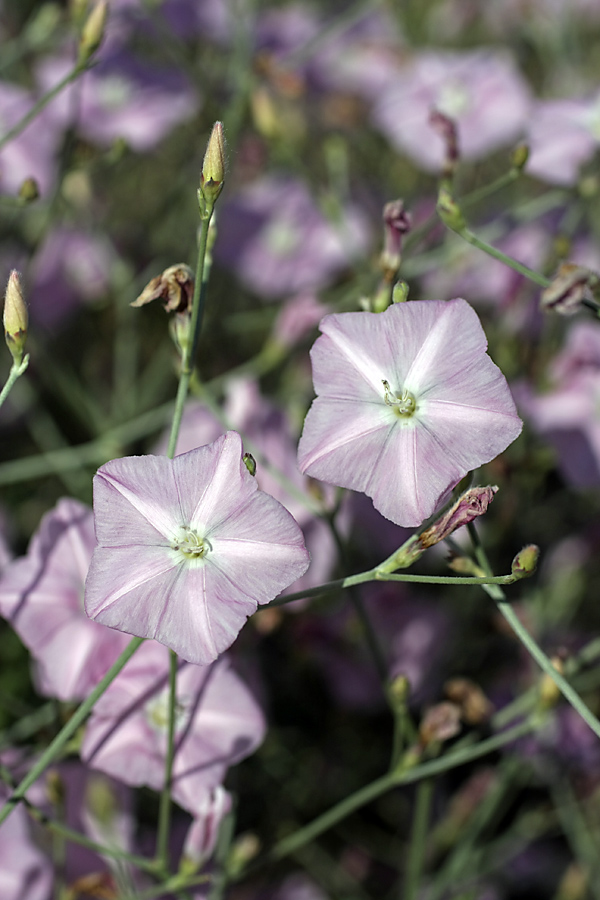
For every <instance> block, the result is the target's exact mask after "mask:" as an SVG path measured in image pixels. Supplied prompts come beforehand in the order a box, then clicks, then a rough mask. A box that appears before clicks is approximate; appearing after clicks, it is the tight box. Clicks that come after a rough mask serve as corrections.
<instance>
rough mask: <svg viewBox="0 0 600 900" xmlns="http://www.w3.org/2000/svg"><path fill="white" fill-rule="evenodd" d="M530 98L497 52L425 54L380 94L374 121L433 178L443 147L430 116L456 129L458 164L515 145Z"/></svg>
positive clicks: (508, 61)
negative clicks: (444, 119) (434, 113)
mask: <svg viewBox="0 0 600 900" xmlns="http://www.w3.org/2000/svg"><path fill="white" fill-rule="evenodd" d="M529 106H530V96H529V90H528V87H527V83H526V82H525V80H524V79H523V78H522V76H521V75H520V73H519V71H518V70H517V68H516V66H515V64H514V63H513V61H512V58H511V57H510V56H508V55H506V54H504V53H500V52H498V51H496V50H488V49H479V50H472V51H469V52H463V53H447V52H446V53H444V52H434V51H427V52H423V53H421V54H419V55H417V56H415V57H414V58H413V59H412V61H411V62H409V63H408V64H407V65H406V66H405V67H404V68H403V69H402V71H401V72H400V73H399V74H398V77H397V79H396V81H395V82H394V84H393V85H391V86H390V87H389V88H387V89H386V90H384V91H383V93H382V95H381V98H380V100H379V102H378V103H377V104H376V106H375V109H374V113H373V116H374V121H375V123H376V125H377V126H378V127H379V128H380V129H381V130H382V132H383V133H384V134H385V135H386V136H387V137H388V138H389V140H390V141H391V142H392V144H393V145H394V146H395V147H397V148H398V149H399V150H402V151H403V152H404V153H406V154H407V155H408V156H409V157H410V158H411V160H412V161H413V162H414V163H415V165H417V166H418V167H419V168H423V169H425V170H427V171H431V172H437V171H439V170H440V168H441V167H442V165H443V163H444V158H445V147H444V143H443V141H442V140H440V139H439V138H438V137H437V136H436V134H435V132H434V130H433V129H432V127H431V125H430V122H429V115H430V112H431V110H437V111H439V112H441V113H444V115H446V116H448V117H449V118H450V119H453V120H454V121H455V122H456V123H457V126H458V146H459V153H460V157H461V158H462V159H466V160H475V159H481V158H482V157H484V156H486V155H487V154H488V153H490V152H492V151H494V150H497V149H498V148H499V147H502V146H505V145H506V144H510V143H511V142H512V141H515V140H516V139H517V138H518V137H519V135H520V134H521V133H522V131H523V130H524V128H525V126H526V125H527V117H528V114H529Z"/></svg>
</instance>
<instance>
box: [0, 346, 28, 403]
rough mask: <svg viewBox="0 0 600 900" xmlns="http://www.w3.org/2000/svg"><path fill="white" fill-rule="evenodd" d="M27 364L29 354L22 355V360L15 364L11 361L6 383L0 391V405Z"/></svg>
mask: <svg viewBox="0 0 600 900" xmlns="http://www.w3.org/2000/svg"><path fill="white" fill-rule="evenodd" d="M28 365H29V354H28V355H27V356H24V357H23V359H22V361H21V362H20V363H19V364H18V365H17V363H13V364H12V366H11V367H10V372H9V373H8V378H7V379H6V384H5V385H4V387H3V388H2V390H1V391H0V406H2V404H3V403H4V401H5V400H6V398H7V397H8V395H9V394H10V392H11V390H12V388H13V385H14V384H15V382H16V380H17V378H20V377H21V375H22V374H23V372H25V370H26V369H27V366H28Z"/></svg>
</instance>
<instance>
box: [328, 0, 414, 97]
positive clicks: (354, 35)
mask: <svg viewBox="0 0 600 900" xmlns="http://www.w3.org/2000/svg"><path fill="white" fill-rule="evenodd" d="M402 45H403V41H402V37H401V35H400V33H399V30H398V23H397V21H396V17H395V16H393V15H392V14H391V12H389V11H388V10H386V9H382V8H381V7H380V8H379V9H376V10H369V11H368V12H367V13H366V14H365V15H363V16H361V17H360V18H359V19H358V20H357V21H353V22H352V24H350V25H349V26H347V27H346V28H344V29H342V30H341V31H340V30H339V29H336V31H335V33H334V35H333V36H330V37H329V38H325V39H323V40H321V41H320V43H319V45H318V47H317V49H316V53H315V54H314V56H313V58H312V60H311V70H310V72H311V75H312V77H313V79H314V80H316V81H317V83H318V84H319V85H320V86H322V87H324V88H325V89H327V90H335V91H340V92H343V93H352V94H357V95H358V96H359V97H362V98H364V99H365V100H366V101H368V102H369V103H373V102H375V101H377V100H378V99H379V97H380V96H381V93H382V92H383V91H384V90H386V89H387V88H389V87H390V86H391V85H392V84H393V83H394V82H395V81H396V80H397V79H398V78H399V77H401V71H402V70H401V66H400V50H401V48H402Z"/></svg>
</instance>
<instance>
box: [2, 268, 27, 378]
mask: <svg viewBox="0 0 600 900" xmlns="http://www.w3.org/2000/svg"><path fill="white" fill-rule="evenodd" d="M28 321H29V317H28V315H27V307H26V306H25V300H24V299H23V291H22V289H21V276H20V275H19V273H18V272H17V271H16V269H13V270H12V272H11V273H10V277H9V279H8V284H7V286H6V294H5V297H4V337H5V338H6V345H7V347H8V349H9V350H10V352H11V355H12V358H13V360H14V361H15V365H20V363H21V362H22V360H23V353H24V350H25V341H26V339H27V325H28Z"/></svg>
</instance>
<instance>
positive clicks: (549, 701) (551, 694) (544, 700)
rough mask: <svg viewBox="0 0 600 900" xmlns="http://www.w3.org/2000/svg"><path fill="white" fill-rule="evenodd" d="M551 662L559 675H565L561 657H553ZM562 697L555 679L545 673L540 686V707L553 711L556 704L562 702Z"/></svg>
mask: <svg viewBox="0 0 600 900" xmlns="http://www.w3.org/2000/svg"><path fill="white" fill-rule="evenodd" d="M550 662H551V663H552V665H553V666H554V668H555V669H556V671H557V672H558V673H559V675H563V674H564V671H565V667H564V665H563V661H562V659H561V658H560V656H553V657H552V659H551V660H550ZM560 697H561V693H560V688H559V687H558V685H557V684H556V682H555V681H554V679H553V678H552V677H551V676H550V675H548V674H547V673H546V672H544V673H543V675H542V677H541V678H540V684H539V699H540V706H541V707H542V709H551V708H552V707H553V706H556V704H557V703H558V701H559V700H560Z"/></svg>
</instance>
